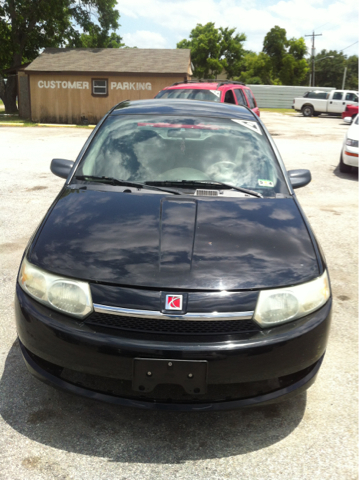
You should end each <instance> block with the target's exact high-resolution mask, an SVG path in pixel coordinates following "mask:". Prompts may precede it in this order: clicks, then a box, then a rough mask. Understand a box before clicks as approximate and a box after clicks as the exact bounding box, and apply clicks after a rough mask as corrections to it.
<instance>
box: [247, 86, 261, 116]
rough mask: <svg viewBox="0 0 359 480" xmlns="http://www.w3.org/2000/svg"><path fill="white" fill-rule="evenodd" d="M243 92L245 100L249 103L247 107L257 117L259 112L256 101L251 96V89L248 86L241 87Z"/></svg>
mask: <svg viewBox="0 0 359 480" xmlns="http://www.w3.org/2000/svg"><path fill="white" fill-rule="evenodd" d="M243 92H244V94H245V96H246V97H247V102H248V104H249V108H250V109H251V110H253V112H254V113H255V114H256V115H257V116H258V117H259V116H260V112H259V108H258V107H257V102H256V100H255V98H254V96H253V93H252V92H251V90H250V89H249V88H243Z"/></svg>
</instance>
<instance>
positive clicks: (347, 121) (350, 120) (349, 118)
mask: <svg viewBox="0 0 359 480" xmlns="http://www.w3.org/2000/svg"><path fill="white" fill-rule="evenodd" d="M352 120H353V119H352V117H344V118H343V121H344V122H345V123H352Z"/></svg>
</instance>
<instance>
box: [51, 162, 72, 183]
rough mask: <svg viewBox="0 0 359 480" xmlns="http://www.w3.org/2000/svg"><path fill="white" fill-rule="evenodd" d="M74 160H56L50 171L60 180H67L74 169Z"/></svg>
mask: <svg viewBox="0 0 359 480" xmlns="http://www.w3.org/2000/svg"><path fill="white" fill-rule="evenodd" d="M74 163H75V162H73V161H72V160H65V159H63V158H54V159H53V160H52V161H51V165H50V170H51V171H52V173H53V174H54V175H57V176H58V177H60V178H65V179H66V178H67V177H68V176H69V173H70V172H71V169H72V167H73V166H74Z"/></svg>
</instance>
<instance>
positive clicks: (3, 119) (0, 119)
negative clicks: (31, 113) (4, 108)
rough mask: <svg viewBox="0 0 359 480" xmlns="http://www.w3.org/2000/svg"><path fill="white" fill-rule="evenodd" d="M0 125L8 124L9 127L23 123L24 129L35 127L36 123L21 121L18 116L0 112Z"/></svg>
mask: <svg viewBox="0 0 359 480" xmlns="http://www.w3.org/2000/svg"><path fill="white" fill-rule="evenodd" d="M0 123H8V124H10V125H11V124H13V123H23V124H24V126H26V127H34V126H36V123H34V122H31V121H30V120H23V119H22V118H19V115H6V114H5V113H3V112H0Z"/></svg>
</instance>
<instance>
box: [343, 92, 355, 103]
mask: <svg viewBox="0 0 359 480" xmlns="http://www.w3.org/2000/svg"><path fill="white" fill-rule="evenodd" d="M345 100H349V101H350V102H358V97H357V96H356V95H355V93H347V94H346V95H345Z"/></svg>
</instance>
